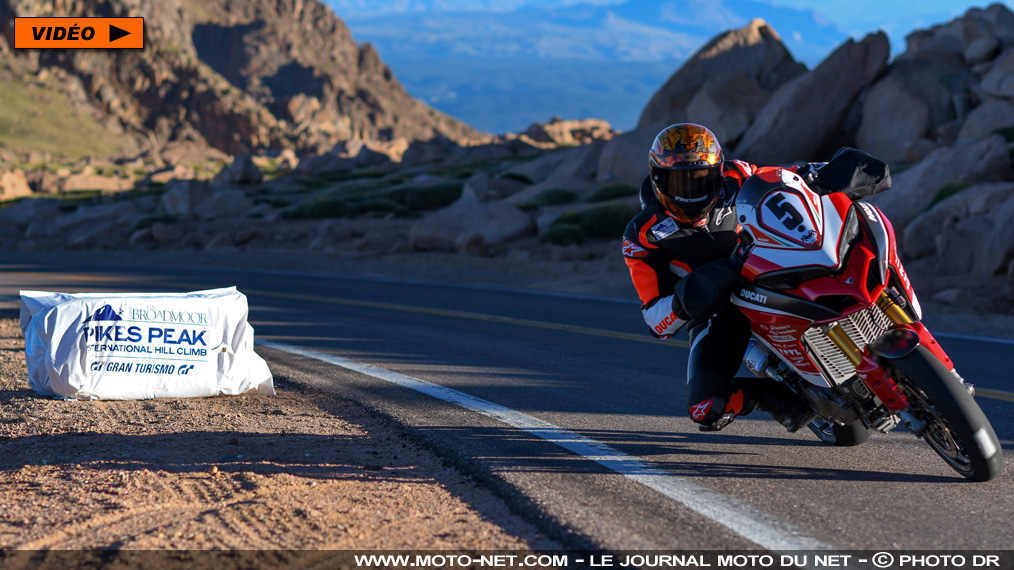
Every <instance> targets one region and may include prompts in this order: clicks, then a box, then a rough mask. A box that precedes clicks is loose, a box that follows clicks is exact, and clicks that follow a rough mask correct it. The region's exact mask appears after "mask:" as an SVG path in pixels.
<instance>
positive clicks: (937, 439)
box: [732, 168, 1003, 481]
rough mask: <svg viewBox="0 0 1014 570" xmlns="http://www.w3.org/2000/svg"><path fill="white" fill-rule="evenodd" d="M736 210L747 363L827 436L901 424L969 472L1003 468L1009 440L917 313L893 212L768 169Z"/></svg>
mask: <svg viewBox="0 0 1014 570" xmlns="http://www.w3.org/2000/svg"><path fill="white" fill-rule="evenodd" d="M736 215H737V216H738V217H739V219H738V221H739V223H740V226H741V228H742V229H741V231H740V232H739V235H740V243H739V246H738V248H737V251H736V255H738V256H740V261H742V263H743V267H742V271H741V276H742V278H743V280H742V284H741V285H739V286H737V287H736V288H735V289H734V291H733V294H732V302H733V304H734V305H736V306H737V307H738V309H739V310H740V311H742V312H743V313H744V314H745V315H746V316H747V318H748V319H749V320H750V322H751V330H752V338H751V340H750V344H749V347H748V349H747V351H746V353H745V356H744V363H745V365H746V367H747V368H748V369H750V371H751V372H753V373H754V374H755V375H757V376H759V377H770V378H773V379H775V380H777V381H779V382H781V383H782V384H783V385H785V386H787V387H788V388H790V389H791V390H792V391H793V392H795V393H796V394H798V395H799V396H800V397H802V398H803V399H804V400H805V401H806V402H807V404H809V406H810V407H811V408H812V409H813V410H814V411H815V412H816V413H817V416H816V419H814V420H813V421H812V422H811V423H810V425H809V428H810V429H811V430H813V431H814V433H816V434H817V436H818V437H819V438H820V439H821V440H822V441H824V442H825V443H828V444H832V445H858V444H860V443H862V442H863V441H865V440H866V439H867V438H868V437H869V434H870V432H871V431H873V430H876V431H881V432H885V433H886V432H887V431H889V430H891V429H893V428H894V427H896V426H898V425H899V424H900V425H902V426H904V427H905V428H907V429H908V430H910V431H911V432H912V433H914V434H915V435H916V436H917V437H920V438H922V439H924V440H925V441H926V443H928V444H929V446H930V447H932V448H933V450H934V451H936V452H937V453H938V454H939V455H940V457H942V458H943V459H944V461H946V462H947V463H948V464H949V465H950V466H951V467H953V468H954V469H955V470H956V471H957V472H958V473H960V474H962V475H963V476H965V477H967V478H969V479H972V480H975V481H988V480H990V479H992V478H994V477H996V475H997V474H998V473H999V471H1000V468H1001V466H1002V464H1003V452H1002V450H1001V447H1000V442H999V441H998V440H997V437H996V433H995V432H994V431H993V427H992V426H991V425H990V423H989V421H988V420H987V419H986V416H985V415H984V414H983V413H982V410H981V409H980V408H979V406H978V404H976V403H975V400H974V399H973V396H974V388H973V387H972V386H971V385H969V384H967V383H965V381H964V380H963V379H962V378H961V376H959V375H958V373H957V371H955V369H954V364H953V363H952V362H951V359H950V358H948V356H947V354H946V353H945V352H944V350H943V349H942V348H941V347H940V345H939V344H938V343H937V341H936V340H935V339H934V338H933V335H932V334H930V332H929V330H927V329H926V327H925V326H924V325H923V324H922V323H921V322H920V321H921V318H922V310H921V308H920V305H919V301H918V299H917V298H916V295H915V291H914V290H913V289H912V284H911V282H910V281H909V278H908V276H907V275H906V274H905V269H904V267H902V264H901V260H900V259H899V256H898V250H897V245H896V243H895V235H894V229H893V228H892V226H891V224H890V222H888V220H887V218H886V217H885V216H884V214H883V213H882V212H881V211H880V210H879V209H878V208H876V207H874V206H872V205H870V204H868V203H866V202H862V201H853V200H852V199H851V198H849V197H848V196H847V195H846V194H844V193H842V192H832V193H829V194H826V195H820V194H818V193H817V192H814V191H813V190H811V189H810V187H809V186H808V185H807V183H806V181H805V180H803V179H802V178H801V177H800V176H799V175H797V174H796V173H794V172H791V171H789V170H785V169H780V168H763V169H761V170H760V171H758V172H757V173H756V174H755V175H754V176H752V177H750V178H749V179H748V180H747V181H746V182H745V183H744V185H743V187H742V188H741V190H740V192H739V194H738V197H737V200H736Z"/></svg>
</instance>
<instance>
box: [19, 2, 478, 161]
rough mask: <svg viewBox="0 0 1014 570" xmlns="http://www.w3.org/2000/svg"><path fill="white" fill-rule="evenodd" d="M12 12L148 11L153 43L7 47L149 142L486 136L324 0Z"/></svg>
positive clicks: (38, 5)
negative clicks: (78, 89)
mask: <svg viewBox="0 0 1014 570" xmlns="http://www.w3.org/2000/svg"><path fill="white" fill-rule="evenodd" d="M15 16H35V17H40V16H81V17H89V16H106V17H108V16H119V17H131V16H134V17H136V16H141V17H144V18H145V49H144V50H38V51H22V50H18V53H14V52H10V53H8V54H4V55H2V57H17V58H20V59H23V60H26V61H28V62H30V64H31V65H33V66H35V67H37V68H38V69H40V70H44V69H60V70H63V71H65V72H66V73H67V74H69V75H70V76H72V77H73V78H75V79H76V80H80V81H81V82H82V84H83V85H84V86H85V91H86V95H87V98H88V100H89V102H90V103H91V105H92V106H94V107H95V108H97V109H98V110H99V111H100V112H101V113H102V114H103V115H104V116H105V117H107V118H109V119H110V120H112V122H113V123H114V126H115V127H116V128H119V129H124V130H126V131H128V132H130V133H132V134H133V135H134V136H135V137H136V138H137V139H138V140H139V141H141V144H142V145H143V146H146V147H148V148H150V149H155V150H161V149H163V148H165V147H166V146H167V145H169V144H170V143H172V142H177V141H184V142H186V141H197V142H200V143H207V144H208V145H210V146H212V147H214V148H217V149H220V150H223V151H225V152H227V153H229V154H248V153H250V152H251V151H253V150H258V149H266V148H281V147H295V148H297V149H302V150H315V151H323V150H327V149H329V148H331V147H333V146H334V145H335V144H336V143H337V142H339V141H344V140H350V139H377V140H391V139H395V138H399V137H401V138H405V139H408V140H414V139H424V140H425V139H429V138H432V137H434V136H437V135H441V136H445V137H448V138H451V139H453V140H465V139H468V138H474V137H478V136H480V133H478V132H477V131H475V130H474V129H472V128H470V127H468V126H467V125H465V124H463V123H461V122H459V121H457V120H455V119H452V118H451V117H449V116H447V115H444V114H442V113H440V112H438V111H436V110H434V109H432V108H430V107H427V106H426V105H424V104H423V103H421V102H419V101H417V100H415V99H413V98H412V97H411V96H409V95H408V93H407V92H406V91H405V90H404V88H403V87H402V86H401V84H400V83H399V82H398V81H397V79H395V77H394V75H393V74H392V73H391V70H390V69H389V68H388V67H387V66H386V65H384V63H383V62H382V61H381V60H380V57H379V55H378V54H377V52H376V50H375V49H374V48H373V47H372V46H370V45H368V44H366V45H363V46H360V45H358V44H357V43H356V41H355V40H354V38H353V37H352V34H351V33H350V32H349V30H348V28H347V27H346V26H345V24H344V23H343V22H342V21H341V20H340V19H339V18H338V17H337V16H336V15H335V14H334V13H333V12H332V11H331V9H330V8H328V7H327V6H325V5H323V4H321V3H320V2H319V1H318V0H251V1H248V2H231V1H229V0H136V1H134V0H96V1H94V2H75V1H72V0H42V1H35V0H0V37H4V38H5V40H4V41H5V43H8V44H9V43H10V42H11V40H12V38H13V33H14V31H13V18H14V17H15Z"/></svg>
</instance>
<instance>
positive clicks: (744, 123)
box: [687, 70, 771, 144]
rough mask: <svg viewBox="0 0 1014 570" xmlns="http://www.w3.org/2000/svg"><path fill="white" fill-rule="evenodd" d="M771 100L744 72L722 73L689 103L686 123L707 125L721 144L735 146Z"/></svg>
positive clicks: (712, 78)
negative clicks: (687, 121)
mask: <svg viewBox="0 0 1014 570" xmlns="http://www.w3.org/2000/svg"><path fill="white" fill-rule="evenodd" d="M770 97H771V93H770V92H768V91H765V90H764V89H762V88H761V86H760V83H758V82H757V80H756V79H754V78H753V77H750V76H749V75H747V74H746V73H743V72H742V71H735V70H734V71H729V72H726V73H721V74H718V75H715V76H713V77H709V78H708V79H707V80H706V81H705V82H704V84H703V85H701V88H700V90H698V91H697V94H696V95H694V98H693V99H691V100H690V102H689V103H688V104H687V120H689V121H691V122H694V123H698V124H701V125H706V126H707V127H708V128H709V129H711V132H713V133H715V136H716V137H718V140H719V141H721V143H722V144H733V143H734V142H735V141H738V140H739V138H740V137H741V136H743V133H744V132H746V129H747V127H749V126H750V123H752V122H753V121H754V119H756V118H757V113H758V111H760V109H761V108H762V107H763V106H764V104H765V103H767V102H768V99H769V98H770Z"/></svg>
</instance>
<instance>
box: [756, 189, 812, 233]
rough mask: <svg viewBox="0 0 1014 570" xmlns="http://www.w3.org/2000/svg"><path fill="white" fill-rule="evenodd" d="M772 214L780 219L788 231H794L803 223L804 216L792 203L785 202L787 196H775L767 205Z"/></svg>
mask: <svg viewBox="0 0 1014 570" xmlns="http://www.w3.org/2000/svg"><path fill="white" fill-rule="evenodd" d="M765 205H766V206H767V207H768V209H769V210H771V212H772V213H773V214H774V215H775V216H777V217H778V221H780V222H781V223H782V225H784V226H785V227H786V229H789V230H794V229H796V228H798V227H799V225H800V224H802V223H803V215H802V214H800V213H799V210H797V209H796V207H795V206H793V205H792V204H791V203H789V202H786V201H785V196H782V195H781V194H775V195H774V196H772V197H771V199H769V200H768V201H767V203H766V204H765Z"/></svg>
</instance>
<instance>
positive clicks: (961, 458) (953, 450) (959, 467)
mask: <svg viewBox="0 0 1014 570" xmlns="http://www.w3.org/2000/svg"><path fill="white" fill-rule="evenodd" d="M903 392H904V393H905V396H906V397H907V398H908V399H909V401H910V402H912V409H913V411H915V412H916V413H917V415H919V416H921V418H920V419H923V420H925V421H926V433H925V434H923V436H922V438H923V439H924V440H926V443H928V444H929V446H930V447H932V448H933V450H934V451H936V452H937V454H938V455H940V457H942V458H943V459H944V461H946V462H947V463H948V464H950V466H951V467H953V468H954V469H955V470H956V471H959V472H960V473H962V474H964V473H972V472H973V471H974V470H973V468H972V460H971V459H970V458H969V457H968V452H967V451H965V446H964V445H962V443H961V440H960V439H958V438H957V437H956V436H955V435H954V432H953V431H952V430H951V428H950V426H949V425H948V424H947V420H945V419H944V418H943V416H941V415H940V412H938V411H937V409H936V408H934V407H933V402H931V401H930V399H929V397H928V396H926V393H925V392H923V391H922V390H920V389H919V388H916V387H914V386H912V385H910V384H908V383H907V382H906V383H905V384H904V387H903Z"/></svg>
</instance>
